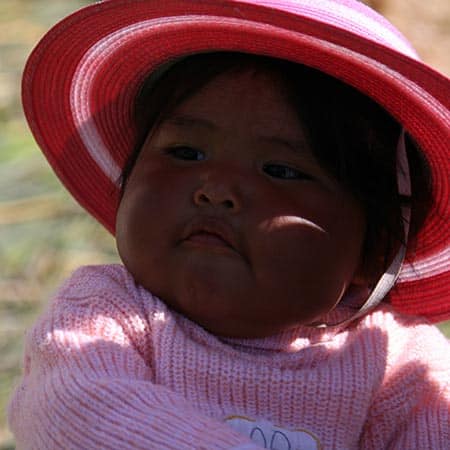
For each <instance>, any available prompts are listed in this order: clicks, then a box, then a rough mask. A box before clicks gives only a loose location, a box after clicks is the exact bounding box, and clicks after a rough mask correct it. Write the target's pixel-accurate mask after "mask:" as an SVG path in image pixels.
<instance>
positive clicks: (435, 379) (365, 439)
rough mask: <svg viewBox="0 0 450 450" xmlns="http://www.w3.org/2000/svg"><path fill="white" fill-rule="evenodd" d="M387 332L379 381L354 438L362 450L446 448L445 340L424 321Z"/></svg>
mask: <svg viewBox="0 0 450 450" xmlns="http://www.w3.org/2000/svg"><path fill="white" fill-rule="evenodd" d="M390 326H391V329H393V330H394V331H393V332H392V333H391V336H390V340H391V341H392V342H391V343H390V344H389V351H388V358H387V359H388V361H387V366H386V373H385V377H384V382H383V384H382V385H381V386H380V388H379V391H378V392H377V393H376V395H375V397H374V399H373V403H372V406H371V409H370V413H369V416H368V419H367V422H366V427H365V430H364V433H363V436H362V441H361V443H360V448H364V449H374V450H375V449H380V448H383V449H389V450H403V449H407V448H408V449H409V448H424V449H425V448H426V449H433V450H446V449H448V448H449V442H450V362H449V361H450V358H449V354H450V353H449V350H450V345H449V342H448V340H447V339H446V338H445V337H444V336H443V335H442V334H441V333H440V332H439V331H438V330H437V328H435V327H434V326H431V325H427V324H423V323H422V324H420V323H419V324H411V325H410V326H407V327H399V328H398V329H397V330H396V324H390Z"/></svg>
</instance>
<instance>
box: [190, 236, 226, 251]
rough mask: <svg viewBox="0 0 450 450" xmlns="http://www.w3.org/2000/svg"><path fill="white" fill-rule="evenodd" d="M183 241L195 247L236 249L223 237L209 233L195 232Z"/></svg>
mask: <svg viewBox="0 0 450 450" xmlns="http://www.w3.org/2000/svg"><path fill="white" fill-rule="evenodd" d="M183 242H184V243H186V244H188V245H191V246H194V247H205V248H211V249H218V250H226V251H234V250H233V248H232V247H230V246H229V245H228V244H227V243H226V242H225V241H224V240H223V239H222V238H220V237H219V236H216V235H214V234H209V233H199V234H193V235H192V236H189V238H188V239H186V240H184V241H183Z"/></svg>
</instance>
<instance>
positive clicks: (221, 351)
mask: <svg viewBox="0 0 450 450" xmlns="http://www.w3.org/2000/svg"><path fill="white" fill-rule="evenodd" d="M449 381H450V352H449V344H448V342H447V340H446V339H445V338H444V336H442V335H441V334H440V333H439V331H438V330H437V329H436V328H435V327H433V326H430V325H427V324H426V323H423V321H421V320H419V319H413V318H407V317H403V316H399V315H398V314H396V313H394V312H393V311H392V310H391V309H390V308H389V307H388V306H384V307H380V308H378V309H377V310H376V311H375V312H372V313H371V314H369V315H367V316H366V317H364V318H363V319H361V320H360V321H359V322H358V323H357V324H355V325H352V326H351V327H347V328H346V329H344V330H340V331H336V332H334V333H332V334H331V333H330V332H329V331H326V330H325V331H324V330H320V329H311V328H303V327H302V328H298V329H295V330H291V331H289V332H286V333H283V334H280V335H278V336H274V337H271V338H266V339H248V340H232V339H220V338H217V337H215V336H212V335H211V334H209V333H207V332H206V331H204V330H203V329H202V328H200V327H199V326H197V325H195V324H194V323H192V322H190V321H189V320H187V319H186V318H184V317H182V316H180V315H178V314H176V313H174V312H173V311H171V310H169V309H168V308H167V307H166V306H165V305H164V304H163V303H162V302H161V301H159V300H158V299H157V298H155V297H153V296H152V295H151V294H150V293H149V292H147V291H145V290H144V289H142V288H140V287H137V286H136V285H135V284H134V282H133V279H132V278H131V276H130V275H129V274H128V273H127V272H126V270H125V269H124V268H123V267H121V266H118V265H117V266H96V267H85V268H82V269H79V270H78V271H77V272H76V273H75V274H74V275H73V276H72V277H71V279H70V280H69V281H68V282H66V283H65V285H64V286H63V287H62V288H61V290H60V292H59V294H58V295H57V296H56V299H55V301H54V302H53V303H52V304H51V305H50V307H49V310H48V311H47V312H46V313H45V314H44V315H43V316H42V317H41V319H40V320H39V321H38V323H37V324H36V325H35V327H34V328H33V329H32V330H31V332H30V333H29V336H28V339H27V344H26V354H25V369H24V376H23V379H22V381H21V384H20V385H19V386H18V388H17V390H16V392H15V393H14V396H13V398H12V401H11V404H10V407H9V412H8V413H9V421H10V426H11V429H12V430H13V432H14V434H15V436H16V440H17V444H18V448H22V449H45V450H50V449H144V448H145V449H149V448H156V449H166V448H167V449H178V450H179V449H256V448H264V447H265V448H272V449H279V450H280V449H281V450H284V449H286V450H287V449H292V450H294V449H299V450H313V449H314V450H316V449H340V450H342V449H345V450H348V449H377V450H380V449H402V450H405V449H427V450H428V449H434V450H437V449H449V448H450V436H449V427H450V417H449V416H450V414H449V410H450V387H449Z"/></svg>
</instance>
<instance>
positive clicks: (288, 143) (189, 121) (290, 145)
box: [161, 114, 314, 161]
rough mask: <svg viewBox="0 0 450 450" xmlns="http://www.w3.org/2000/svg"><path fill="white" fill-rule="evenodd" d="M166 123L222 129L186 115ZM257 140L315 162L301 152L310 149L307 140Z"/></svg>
mask: <svg viewBox="0 0 450 450" xmlns="http://www.w3.org/2000/svg"><path fill="white" fill-rule="evenodd" d="M166 123H167V124H168V125H174V126H176V127H180V128H192V127H198V126H200V127H202V128H207V129H209V130H217V129H218V128H220V127H219V125H217V124H216V123H214V122H212V121H211V120H208V119H205V118H202V117H196V116H191V115H186V114H174V115H171V116H168V117H167V118H165V119H164V120H163V121H162V123H161V125H164V124H166ZM257 139H258V140H260V141H263V142H266V143H269V144H275V145H279V146H282V147H285V148H287V149H289V150H291V151H292V152H294V153H295V154H296V155H299V156H303V157H306V159H308V160H311V161H314V158H313V157H312V156H310V155H308V153H309V152H307V153H306V154H305V152H302V151H301V149H304V148H308V147H309V144H308V141H307V140H306V139H300V140H290V139H285V138H283V137H280V136H276V135H273V136H272V135H261V136H257Z"/></svg>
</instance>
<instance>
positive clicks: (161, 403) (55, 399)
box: [8, 266, 257, 450]
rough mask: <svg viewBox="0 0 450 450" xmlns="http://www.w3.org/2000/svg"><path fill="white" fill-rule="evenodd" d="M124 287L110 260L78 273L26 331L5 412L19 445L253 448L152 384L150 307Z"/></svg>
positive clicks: (48, 449)
mask: <svg viewBox="0 0 450 450" xmlns="http://www.w3.org/2000/svg"><path fill="white" fill-rule="evenodd" d="M127 283H128V284H130V283H131V281H130V279H129V277H128V279H127V277H126V276H125V274H124V271H123V269H122V270H120V269H119V267H118V266H116V267H114V266H109V267H91V268H84V269H82V270H79V271H77V272H76V273H75V274H74V275H73V276H72V278H71V279H70V280H69V281H68V282H67V283H66V284H65V286H64V287H63V288H62V289H61V291H60V293H59V294H58V295H57V296H56V299H55V301H54V302H53V303H52V305H51V306H50V308H49V309H48V311H47V312H46V313H45V314H44V315H43V316H42V317H41V318H40V320H39V321H38V322H37V324H36V325H35V327H34V328H33V329H32V330H31V332H30V333H29V335H28V338H27V342H26V348H25V367H24V375H23V378H22V381H21V383H20V385H19V386H18V388H17V390H16V392H15V393H14V395H13V397H12V400H11V403H10V406H9V411H8V415H9V422H10V427H11V429H12V431H13V433H14V435H15V438H16V442H17V445H18V448H21V449H45V450H51V449H61V448H65V449H94V448H95V449H98V448H102V449H117V448H121V449H144V448H145V449H148V448H167V449H193V448H196V449H202V448H205V449H231V448H257V447H256V446H253V445H252V444H251V442H250V441H249V440H247V439H246V438H245V437H244V436H243V435H240V434H239V433H237V432H235V431H233V430H232V429H231V428H229V427H228V426H227V425H226V424H224V423H222V422H220V421H217V420H214V419H212V418H210V417H207V416H205V415H203V414H201V413H199V412H198V411H197V410H195V409H194V408H193V407H191V405H189V404H188V403H187V402H186V401H185V399H183V398H181V397H180V396H179V395H177V394H176V393H174V392H171V391H170V390H168V389H167V388H165V387H164V386H161V385H158V384H156V383H155V380H154V379H155V375H154V367H153V365H152V352H153V349H152V340H151V337H150V336H151V333H152V330H151V329H150V328H151V323H152V322H151V320H149V317H151V316H152V314H154V311H152V307H151V306H152V305H151V304H150V305H149V304H146V303H151V302H146V303H145V302H142V299H141V300H140V297H139V295H137V294H136V292H138V290H137V289H136V288H135V287H134V288H131V287H130V288H127V287H126V285H127ZM149 298H150V299H151V296H149ZM248 445H250V446H249V447H247V446H248Z"/></svg>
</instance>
